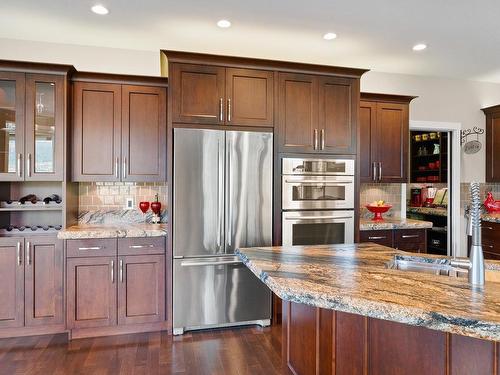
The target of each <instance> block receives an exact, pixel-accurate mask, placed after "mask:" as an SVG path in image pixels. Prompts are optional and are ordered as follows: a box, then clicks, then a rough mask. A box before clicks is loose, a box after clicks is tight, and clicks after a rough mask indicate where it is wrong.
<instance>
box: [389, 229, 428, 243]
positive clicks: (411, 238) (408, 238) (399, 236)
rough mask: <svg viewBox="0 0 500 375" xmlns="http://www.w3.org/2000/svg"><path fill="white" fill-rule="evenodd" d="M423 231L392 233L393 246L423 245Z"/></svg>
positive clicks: (410, 230) (396, 231)
mask: <svg viewBox="0 0 500 375" xmlns="http://www.w3.org/2000/svg"><path fill="white" fill-rule="evenodd" d="M425 231H426V230H425V229H397V230H395V231H394V244H398V243H401V242H413V243H420V242H422V243H425Z"/></svg>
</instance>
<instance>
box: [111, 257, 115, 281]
mask: <svg viewBox="0 0 500 375" xmlns="http://www.w3.org/2000/svg"><path fill="white" fill-rule="evenodd" d="M111 282H112V283H114V282H115V261H114V260H112V261H111Z"/></svg>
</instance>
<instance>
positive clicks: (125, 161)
mask: <svg viewBox="0 0 500 375" xmlns="http://www.w3.org/2000/svg"><path fill="white" fill-rule="evenodd" d="M125 178H127V158H126V157H124V158H123V179H125Z"/></svg>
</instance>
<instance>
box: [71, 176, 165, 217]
mask: <svg viewBox="0 0 500 375" xmlns="http://www.w3.org/2000/svg"><path fill="white" fill-rule="evenodd" d="M156 194H158V199H159V201H160V202H161V205H162V208H166V207H167V201H168V199H167V198H168V191H167V184H166V183H163V182H162V183H157V182H154V183H153V182H81V183H80V184H79V206H80V208H79V214H80V215H81V214H82V213H85V212H89V211H90V212H92V211H103V210H109V211H119V210H124V209H125V203H126V199H127V198H133V200H134V207H135V209H136V210H138V207H139V202H142V201H148V202H153V201H154V200H155V195H156Z"/></svg>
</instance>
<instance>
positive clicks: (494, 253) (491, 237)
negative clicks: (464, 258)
mask: <svg viewBox="0 0 500 375" xmlns="http://www.w3.org/2000/svg"><path fill="white" fill-rule="evenodd" d="M481 234H482V244H483V255H484V259H493V260H500V223H493V222H488V221H483V222H482V224H481ZM470 247H471V237H470V236H469V237H468V243H467V252H468V254H469V253H470ZM469 255H470V254H469Z"/></svg>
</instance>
